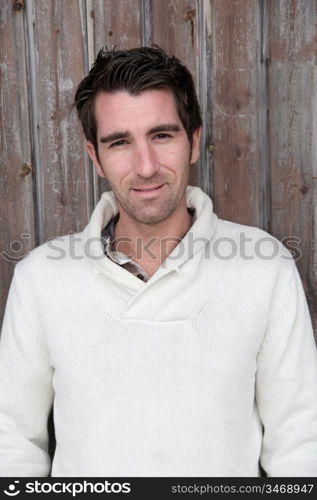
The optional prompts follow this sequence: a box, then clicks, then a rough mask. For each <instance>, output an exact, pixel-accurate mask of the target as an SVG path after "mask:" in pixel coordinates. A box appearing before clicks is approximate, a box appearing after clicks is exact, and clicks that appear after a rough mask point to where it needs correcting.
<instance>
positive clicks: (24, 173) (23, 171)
mask: <svg viewBox="0 0 317 500" xmlns="http://www.w3.org/2000/svg"><path fill="white" fill-rule="evenodd" d="M31 172H32V167H31V165H29V164H28V163H23V165H22V168H21V172H20V176H21V177H26V176H27V175H29V174H30V173H31Z"/></svg>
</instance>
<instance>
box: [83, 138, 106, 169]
mask: <svg viewBox="0 0 317 500" xmlns="http://www.w3.org/2000/svg"><path fill="white" fill-rule="evenodd" d="M86 150H87V153H88V154H89V156H90V159H91V161H92V162H93V164H94V167H95V169H96V172H97V174H98V175H99V176H100V177H106V174H105V173H104V171H103V170H102V167H101V165H100V163H99V161H98V158H97V155H96V150H95V147H94V145H93V144H92V142H90V141H86Z"/></svg>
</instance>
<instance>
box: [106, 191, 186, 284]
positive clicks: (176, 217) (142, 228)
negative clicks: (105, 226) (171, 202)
mask: <svg viewBox="0 0 317 500" xmlns="http://www.w3.org/2000/svg"><path fill="white" fill-rule="evenodd" d="M191 225H192V216H191V215H190V213H189V212H188V210H187V206H186V200H184V202H183V203H181V204H180V205H179V206H178V207H177V209H176V210H175V211H174V212H173V213H172V214H171V215H170V216H169V217H168V218H167V219H165V220H163V221H161V222H159V223H156V224H144V223H140V222H138V221H136V220H135V219H132V218H130V217H129V216H128V215H127V214H126V213H125V212H122V211H121V212H120V217H119V220H118V222H117V223H116V225H115V234H114V236H115V240H114V245H113V249H115V250H118V251H120V252H123V253H124V254H126V255H129V256H130V257H131V258H132V260H133V261H134V262H137V263H138V264H139V265H140V266H141V267H142V268H143V269H144V270H145V271H146V272H147V273H148V274H149V275H150V276H151V275H152V274H154V273H155V271H156V270H157V269H158V267H159V266H160V265H161V264H162V262H164V260H165V259H166V258H167V257H168V255H169V254H170V253H171V252H172V251H173V250H174V248H175V247H176V246H177V245H178V244H179V242H180V241H181V239H182V238H183V237H184V236H185V234H186V233H187V232H188V231H189V229H190V227H191Z"/></svg>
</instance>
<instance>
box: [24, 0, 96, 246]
mask: <svg viewBox="0 0 317 500" xmlns="http://www.w3.org/2000/svg"><path fill="white" fill-rule="evenodd" d="M27 5H28V9H29V26H28V28H29V33H28V36H29V38H30V40H31V42H32V43H30V51H31V52H32V53H31V54H30V57H31V67H32V85H33V114H34V123H35V127H34V142H35V150H36V153H37V154H36V161H37V165H36V169H37V194H38V223H39V230H40V241H41V242H42V241H46V240H47V239H48V238H50V237H54V236H58V235H62V234H66V233H68V232H71V231H79V230H81V229H82V228H83V227H84V225H85V224H86V223H87V220H88V218H89V215H90V212H91V208H92V196H91V195H90V190H91V188H90V185H89V171H88V166H87V162H86V161H85V160H84V155H83V135H82V131H81V127H80V124H79V122H78V120H77V116H76V113H75V110H74V109H72V103H73V96H74V93H75V89H76V86H77V84H78V83H79V81H80V80H81V79H82V78H83V76H84V73H85V71H84V66H85V57H84V55H85V48H84V44H85V43H86V40H85V38H84V36H83V33H84V31H85V30H84V28H83V21H84V19H83V15H82V8H81V2H80V1H78V0H68V1H67V2H63V1H62V0H56V1H48V2H36V1H34V0H33V1H31V0H29V1H28V4H27Z"/></svg>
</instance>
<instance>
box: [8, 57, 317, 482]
mask: <svg viewBox="0 0 317 500" xmlns="http://www.w3.org/2000/svg"><path fill="white" fill-rule="evenodd" d="M75 103H76V107H77V111H78V114H79V118H80V120H81V122H82V124H83V128H84V133H85V136H86V139H87V151H88V153H89V155H90V157H91V159H92V161H93V163H94V165H95V168H96V170H97V173H98V174H99V175H100V176H102V177H106V178H107V179H108V181H109V183H110V185H111V188H112V191H111V192H106V193H104V194H103V195H102V197H101V200H100V201H99V203H98V204H97V206H96V208H95V210H94V212H93V214H92V217H91V220H90V222H89V224H88V226H87V227H86V228H85V230H84V231H83V232H82V233H80V234H77V235H69V236H67V237H63V238H57V239H56V240H54V241H53V242H50V243H47V244H45V245H42V246H40V247H38V248H37V249H35V250H33V251H32V252H31V254H30V255H29V256H28V257H27V258H25V259H24V260H23V261H21V262H20V263H19V264H18V265H17V266H16V269H15V276H14V279H13V283H12V286H11V290H10V294H9V299H8V304H7V308H6V315H5V320H4V327H3V333H2V341H1V354H0V356H1V357H0V370H1V371H0V387H1V399H0V470H1V473H2V474H3V475H4V476H46V475H47V474H49V471H50V467H51V464H50V459H49V455H48V453H47V446H48V436H47V418H48V415H49V412H50V409H51V407H52V404H53V401H54V423H55V432H56V442H57V446H56V452H55V455H54V459H53V464H52V475H53V476H110V477H111V476H257V475H259V469H260V466H262V468H263V469H264V471H265V473H266V474H267V475H269V476H315V475H316V474H317V363H316V348H315V344H314V339H313V334H312V327H311V322H310V317H309V313H308V309H307V304H306V300H305V296H304V292H303V288H302V285H301V281H300V278H299V276H298V273H297V270H296V267H295V264H294V262H293V261H292V259H291V256H290V253H289V252H288V251H287V250H286V249H285V248H284V247H283V246H282V245H281V244H280V243H278V242H277V240H275V239H274V238H272V237H270V238H269V237H268V235H267V233H265V232H264V231H262V230H260V229H256V228H252V227H248V226H242V225H239V224H234V223H231V222H226V221H223V220H220V219H218V218H217V216H216V215H215V214H214V213H213V210H212V202H211V200H210V198H209V197H208V196H207V195H206V194H204V193H203V192H202V191H201V190H200V189H199V188H198V187H191V186H188V185H187V184H188V179H189V171H190V168H191V165H192V164H193V163H195V162H196V161H197V159H198V156H199V140H200V130H201V118H200V112H199V106H198V103H197V99H196V95H195V91H194V86H193V81H192V78H191V75H190V73H189V72H188V70H187V69H186V68H185V67H184V66H183V65H182V64H181V63H180V62H179V61H178V60H177V59H175V58H173V57H172V58H170V57H168V56H167V55H166V54H165V53H164V52H163V51H162V50H161V49H159V48H138V49H133V50H127V51H101V52H100V53H99V55H98V57H97V59H96V61H95V64H94V66H93V67H92V69H91V71H90V73H89V75H88V76H87V77H86V78H85V79H84V80H83V81H82V82H81V83H80V85H79V87H78V89H77V93H76V97H75ZM242 238H243V241H244V242H248V244H249V246H248V248H247V249H246V251H245V252H241V251H237V252H233V251H232V250H233V249H240V247H239V244H241V241H242ZM272 244H273V247H274V249H275V250H277V251H275V252H274V255H273V254H272ZM240 246H241V245H240ZM260 248H261V251H260V252H259V249H260Z"/></svg>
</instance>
